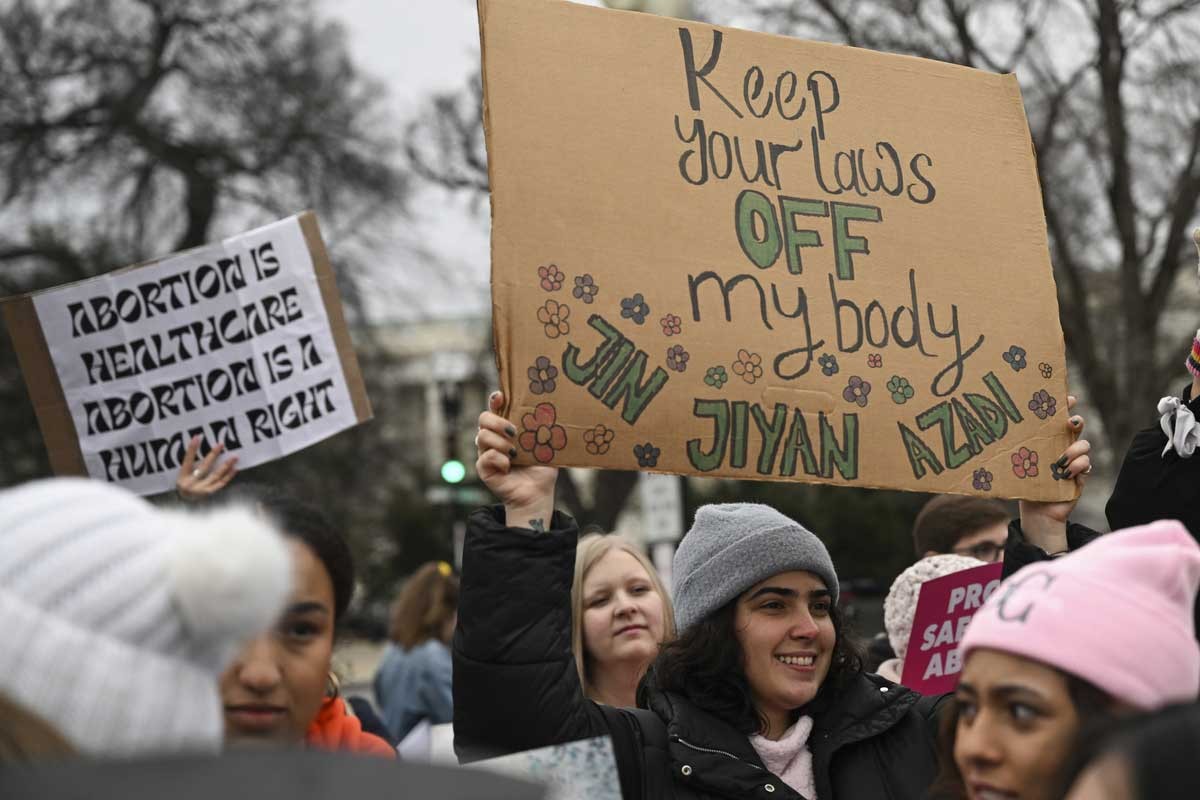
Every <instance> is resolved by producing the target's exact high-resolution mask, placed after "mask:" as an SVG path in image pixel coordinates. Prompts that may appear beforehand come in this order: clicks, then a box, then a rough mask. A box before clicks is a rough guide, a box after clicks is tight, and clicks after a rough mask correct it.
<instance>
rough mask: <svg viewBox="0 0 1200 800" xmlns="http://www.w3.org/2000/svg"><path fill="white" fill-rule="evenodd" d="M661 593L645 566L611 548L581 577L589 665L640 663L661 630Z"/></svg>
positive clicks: (658, 640)
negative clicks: (590, 661) (590, 663)
mask: <svg viewBox="0 0 1200 800" xmlns="http://www.w3.org/2000/svg"><path fill="white" fill-rule="evenodd" d="M665 630H666V628H665V626H664V624H663V599H662V597H661V596H660V595H659V594H658V592H657V591H656V590H655V588H654V584H653V583H652V582H651V581H650V575H649V574H647V572H646V569H645V567H643V566H642V565H641V563H640V562H639V561H638V560H637V559H636V558H634V557H633V556H632V555H630V554H629V553H627V552H625V551H624V550H621V549H618V548H613V549H612V550H609V551H608V552H607V553H605V554H604V555H603V556H601V558H600V560H599V561H597V562H595V563H594V564H592V568H591V569H589V570H588V572H587V575H585V576H584V578H583V647H584V650H586V651H587V654H588V656H589V657H590V658H591V660H592V663H593V664H594V665H604V664H611V663H617V662H626V663H644V662H647V661H650V660H651V659H653V658H654V657H655V656H656V655H657V654H658V646H659V644H660V643H661V642H662V640H663V636H664V635H665Z"/></svg>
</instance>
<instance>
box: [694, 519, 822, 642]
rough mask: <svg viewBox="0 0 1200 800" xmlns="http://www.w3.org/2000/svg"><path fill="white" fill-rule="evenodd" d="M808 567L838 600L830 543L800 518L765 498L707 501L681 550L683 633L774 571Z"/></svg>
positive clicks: (807, 569) (788, 570) (773, 573)
mask: <svg viewBox="0 0 1200 800" xmlns="http://www.w3.org/2000/svg"><path fill="white" fill-rule="evenodd" d="M793 570H805V571H807V572H811V573H813V574H814V575H817V576H818V577H820V578H821V580H823V581H825V586H826V588H828V589H829V591H830V592H832V593H833V601H834V602H835V603H836V602H837V597H838V579H837V573H836V572H834V570H833V561H831V560H830V558H829V551H828V550H826V549H825V545H824V544H823V543H822V542H821V540H820V539H818V538H817V537H816V536H815V535H813V534H812V533H811V532H810V531H808V530H807V529H805V528H804V527H803V526H802V525H800V524H799V523H797V522H794V521H792V520H791V519H788V518H787V517H785V516H784V515H783V514H780V513H779V512H778V511H776V510H775V509H773V508H771V507H770V506H764V505H760V504H759V503H721V504H718V505H707V506H701V507H700V508H699V509H698V510H697V511H696V521H695V522H693V523H692V528H691V530H689V531H688V532H687V535H686V536H685V537H684V538H683V541H682V542H681V543H680V545H679V549H678V550H676V551H675V561H674V567H673V570H672V571H673V574H674V576H675V590H674V601H675V627H676V628H678V630H679V632H680V633H683V632H684V631H685V630H687V629H688V628H690V627H691V626H692V625H693V624H695V623H697V622H699V621H700V620H702V619H704V618H705V617H707V616H708V615H709V614H711V613H713V612H714V611H716V610H717V609H719V608H720V607H721V606H723V605H725V604H726V603H728V602H729V601H730V600H733V599H734V598H735V597H737V596H738V595H740V594H741V593H742V592H744V591H746V590H747V589H749V588H750V587H751V586H753V585H754V584H756V583H758V582H759V581H762V580H765V579H767V578H769V577H771V576H772V575H778V574H779V573H781V572H791V571H793Z"/></svg>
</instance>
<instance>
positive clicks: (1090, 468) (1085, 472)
mask: <svg viewBox="0 0 1200 800" xmlns="http://www.w3.org/2000/svg"><path fill="white" fill-rule="evenodd" d="M1091 471H1092V465H1091V464H1088V468H1087V469H1085V470H1084V471H1083V474H1084V475H1087V474H1088V473H1090V472H1091Z"/></svg>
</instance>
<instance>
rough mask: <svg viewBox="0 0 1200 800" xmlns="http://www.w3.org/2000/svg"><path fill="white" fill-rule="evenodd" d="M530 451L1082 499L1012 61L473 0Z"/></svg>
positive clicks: (611, 463) (501, 307) (500, 267)
mask: <svg viewBox="0 0 1200 800" xmlns="http://www.w3.org/2000/svg"><path fill="white" fill-rule="evenodd" d="M479 19H480V25H481V36H482V44H483V78H484V89H485V92H484V122H485V126H486V131H487V144H488V164H489V171H490V178H491V189H492V297H493V315H494V325H495V340H496V341H495V344H496V357H497V362H498V366H499V369H500V374H501V384H502V387H503V389H504V392H505V396H506V399H507V402H508V407H507V409H506V413H507V414H508V416H509V418H510V419H512V420H513V421H514V422H516V423H518V427H519V431H518V437H519V441H520V454H519V458H518V462H519V463H538V462H541V463H549V464H555V465H559V466H590V467H605V468H613V469H643V470H651V471H661V472H674V473H685V474H696V475H716V476H728V477H737V478H757V479H764V480H802V481H816V482H824V483H838V484H848V485H858V486H875V487H895V488H902V489H912V490H921V491H930V492H958V493H968V494H970V493H990V494H994V495H998V496H1008V497H1025V498H1034V499H1066V498H1068V497H1071V496H1073V495H1074V494H1075V491H1076V489H1075V486H1074V483H1073V482H1072V481H1061V480H1057V478H1060V477H1061V475H1060V474H1058V473H1056V472H1055V471H1054V470H1052V469H1051V465H1052V464H1053V462H1054V461H1055V460H1056V459H1057V458H1058V457H1059V455H1060V454H1061V453H1062V452H1063V450H1064V449H1065V448H1066V447H1067V445H1068V444H1069V443H1070V436H1069V435H1068V433H1067V425H1066V423H1065V416H1066V388H1067V387H1066V368H1065V367H1066V365H1065V363H1064V355H1063V339H1062V332H1061V330H1060V328H1059V324H1058V307H1057V299H1056V294H1055V286H1054V281H1053V278H1052V276H1051V269H1050V262H1049V256H1048V251H1047V242H1046V230H1045V221H1044V217H1043V212H1042V204H1041V195H1040V191H1039V186H1038V178H1037V170H1036V165H1035V162H1034V155H1033V151H1032V146H1031V141H1030V135H1029V129H1028V125H1027V123H1026V120H1025V114H1024V111H1023V108H1022V105H1021V96H1020V91H1019V89H1018V86H1017V81H1016V79H1015V78H1014V77H1013V76H1011V75H1005V76H1002V75H994V74H989V73H984V72H979V71H975V70H970V69H966V68H962V67H958V66H953V65H948V64H942V63H937V62H932V61H926V60H922V59H916V58H910V57H903V56H895V55H886V54H882V53H875V52H870V51H866V50H860V49H855V48H849V47H841V46H835V45H828V44H819V43H812V42H804V41H798V40H795V39H790V38H785V37H778V36H767V35H762V34H755V33H749V32H745V31H739V30H733V29H727V28H718V27H713V26H710V25H704V24H700V23H693V22H681V21H678V20H671V19H666V18H662V17H656V16H651V15H648V14H633V13H625V12H616V11H609V10H604V9H596V8H590V7H584V6H579V5H574V4H570V3H564V2H555V1H553V0H479Z"/></svg>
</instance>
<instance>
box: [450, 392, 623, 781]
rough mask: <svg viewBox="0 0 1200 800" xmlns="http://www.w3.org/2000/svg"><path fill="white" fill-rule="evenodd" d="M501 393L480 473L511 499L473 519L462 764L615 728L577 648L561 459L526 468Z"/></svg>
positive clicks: (461, 641)
mask: <svg viewBox="0 0 1200 800" xmlns="http://www.w3.org/2000/svg"><path fill="white" fill-rule="evenodd" d="M502 402H503V398H501V397H500V396H499V395H493V396H492V398H491V399H490V400H489V409H488V411H485V412H484V413H483V414H482V415H480V417H479V434H478V436H477V437H476V442H477V444H478V447H479V458H478V460H477V461H476V462H475V463H476V467H477V469H478V471H479V476H480V477H481V478H482V479H483V481H484V483H485V484H486V485H487V487H488V488H489V489H491V491H492V492H493V493H494V494H495V495H496V496H497V497H498V498H499V499H500V501H501V502H502V503H503V508H501V507H499V506H493V507H491V508H484V509H480V510H478V511H476V512H475V513H474V514H472V515H471V517H470V520H469V521H468V524H467V538H466V544H465V547H464V550H463V566H462V586H461V589H460V592H459V604H458V628H457V629H456V631H455V635H454V747H455V750H456V751H457V752H458V755H459V758H460V759H461V760H463V761H470V760H476V759H479V758H485V757H489V756H493V755H499V754H501V753H506V752H515V751H520V750H529V749H532V748H536V747H544V746H546V745H550V744H558V743H561V742H568V741H574V740H576V739H584V738H588V737H591V736H600V735H604V734H607V733H609V730H608V726H607V725H606V723H605V717H604V715H603V713H602V712H601V711H600V710H599V708H598V707H597V706H596V705H595V703H593V702H591V701H590V700H588V699H586V698H585V697H584V695H583V689H582V688H581V686H580V683H579V677H578V675H577V674H576V671H575V660H574V658H573V656H572V652H571V581H572V578H573V576H574V571H575V542H576V539H577V537H578V528H577V526H576V525H575V521H574V520H573V519H571V518H570V517H569V516H567V515H565V514H557V513H554V481H555V477H556V475H557V470H556V469H555V468H553V467H541V466H537V467H533V466H525V467H521V466H515V465H514V464H513V463H512V459H513V458H514V457H515V455H516V449H515V448H516V446H517V445H516V442H515V438H516V429H515V428H514V426H513V425H512V424H511V423H510V422H509V421H508V420H506V419H504V418H503V417H501V416H499V413H498V411H499V409H500V408H501V407H502Z"/></svg>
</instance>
